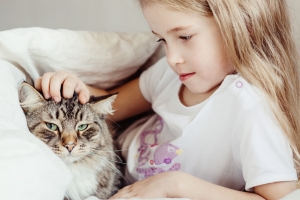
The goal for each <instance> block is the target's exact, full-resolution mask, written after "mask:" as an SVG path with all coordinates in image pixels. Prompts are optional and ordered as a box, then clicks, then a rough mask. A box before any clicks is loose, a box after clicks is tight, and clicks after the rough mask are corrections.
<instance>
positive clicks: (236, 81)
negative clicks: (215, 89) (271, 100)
mask: <svg viewBox="0 0 300 200" xmlns="http://www.w3.org/2000/svg"><path fill="white" fill-rule="evenodd" d="M220 93H223V95H225V96H227V98H228V99H231V100H234V102H237V103H239V104H241V105H242V106H243V107H245V108H248V109H249V108H253V107H254V106H255V107H256V106H258V105H262V104H266V103H267V101H266V96H265V95H264V93H263V92H262V90H261V89H259V88H258V87H256V86H255V85H254V84H252V83H249V82H248V81H247V80H246V79H245V78H244V77H243V76H241V75H240V74H234V75H228V76H226V77H225V79H224V81H223V83H222V85H221V86H220Z"/></svg>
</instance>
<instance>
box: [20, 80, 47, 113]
mask: <svg viewBox="0 0 300 200" xmlns="http://www.w3.org/2000/svg"><path fill="white" fill-rule="evenodd" d="M19 100H20V105H21V107H22V108H23V109H24V110H25V111H29V110H30V109H35V108H38V107H40V106H43V105H44V104H45V102H46V100H45V99H44V97H43V96H42V95H41V94H40V93H39V92H38V91H37V90H36V89H35V88H34V87H32V86H31V85H30V84H28V83H26V82H23V83H21V85H20V87H19Z"/></svg>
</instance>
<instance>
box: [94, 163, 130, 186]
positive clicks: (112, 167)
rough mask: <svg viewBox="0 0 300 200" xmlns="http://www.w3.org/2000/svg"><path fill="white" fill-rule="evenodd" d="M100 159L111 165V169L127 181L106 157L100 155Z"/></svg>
mask: <svg viewBox="0 0 300 200" xmlns="http://www.w3.org/2000/svg"><path fill="white" fill-rule="evenodd" d="M100 160H101V161H102V162H104V163H107V164H108V166H110V167H111V169H113V170H115V172H116V173H118V174H119V175H120V177H122V178H123V179H125V180H126V181H127V182H128V180H127V179H126V177H125V176H124V175H123V174H122V172H121V171H120V170H119V169H118V168H117V167H116V166H115V165H114V164H112V163H111V162H110V161H109V160H108V159H107V158H104V157H100Z"/></svg>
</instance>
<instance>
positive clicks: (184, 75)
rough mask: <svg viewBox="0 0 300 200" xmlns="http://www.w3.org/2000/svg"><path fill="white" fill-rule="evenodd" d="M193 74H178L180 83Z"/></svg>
mask: <svg viewBox="0 0 300 200" xmlns="http://www.w3.org/2000/svg"><path fill="white" fill-rule="evenodd" d="M194 74H195V72H193V73H188V74H180V76H179V79H180V80H181V81H185V80H187V79H189V78H190V77H192V76H193V75H194Z"/></svg>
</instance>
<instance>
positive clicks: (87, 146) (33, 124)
mask: <svg viewBox="0 0 300 200" xmlns="http://www.w3.org/2000/svg"><path fill="white" fill-rule="evenodd" d="M19 97H20V104H21V106H22V108H23V110H24V113H25V115H26V119H27V124H28V128H29V130H30V132H31V133H32V134H34V135H35V136H36V137H38V138H40V139H41V140H42V141H43V142H44V143H46V144H47V145H48V146H49V147H50V148H51V149H52V150H53V152H54V153H55V154H57V155H58V156H59V157H60V158H61V159H62V160H63V161H64V162H65V163H66V165H67V166H68V167H69V169H70V171H71V172H72V173H73V175H74V174H83V175H82V176H81V175H78V176H77V177H75V178H74V180H73V182H72V183H71V185H70V187H69V188H68V191H67V193H66V197H67V198H69V199H72V200H77V199H84V198H86V197H88V196H92V195H94V196H97V197H98V198H100V199H107V198H109V197H110V196H111V195H112V194H114V193H115V192H116V190H117V187H116V184H117V183H118V177H119V176H118V170H117V168H116V165H115V162H116V155H115V153H114V147H113V140H112V136H111V133H110V130H109V128H108V126H107V123H106V120H105V116H106V114H108V113H112V112H113V111H112V107H111V103H112V101H113V100H114V98H115V97H116V95H114V96H110V97H107V98H106V99H102V100H98V101H93V100H92V101H91V102H88V103H86V104H84V105H82V104H80V103H79V102H78V97H77V95H74V96H73V97H72V98H70V99H62V101H61V102H60V103H55V102H54V101H52V100H45V99H44V98H43V96H42V95H41V94H39V92H38V91H36V90H35V89H34V88H33V87H32V86H31V85H29V84H27V83H22V84H21V86H20V89H19ZM49 123H51V124H55V125H57V127H58V128H57V130H56V131H53V130H50V129H49V127H47V124H48V125H49ZM82 124H88V127H87V128H86V129H85V130H83V131H79V130H78V127H79V126H80V125H82ZM84 126H85V125H84ZM70 150H71V151H70ZM78 170H79V171H78ZM80 170H81V171H80ZM93 173H95V176H92V175H93ZM85 175H87V176H91V178H87V177H85ZM74 176H75V175H74ZM81 177H82V178H85V179H84V180H80V178H81ZM94 179H95V180H94ZM85 181H87V182H88V183H87V184H86V185H83V186H82V184H83V182H85ZM93 181H94V182H93ZM95 181H96V182H95ZM95 184H97V185H96V187H95V188H96V190H93V191H91V186H93V185H95ZM92 188H93V187H92Z"/></svg>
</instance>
